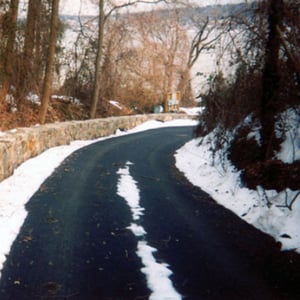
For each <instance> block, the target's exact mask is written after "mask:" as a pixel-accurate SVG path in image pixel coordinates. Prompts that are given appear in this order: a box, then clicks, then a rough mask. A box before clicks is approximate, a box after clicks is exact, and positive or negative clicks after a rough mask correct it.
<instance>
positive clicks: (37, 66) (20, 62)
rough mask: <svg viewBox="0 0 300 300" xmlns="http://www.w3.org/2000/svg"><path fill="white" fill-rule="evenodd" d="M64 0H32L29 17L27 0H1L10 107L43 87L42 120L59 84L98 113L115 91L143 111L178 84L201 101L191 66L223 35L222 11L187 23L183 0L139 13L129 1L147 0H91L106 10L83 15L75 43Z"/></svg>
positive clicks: (4, 84)
mask: <svg viewBox="0 0 300 300" xmlns="http://www.w3.org/2000/svg"><path fill="white" fill-rule="evenodd" d="M59 2H60V1H59V0H28V1H27V2H25V6H26V17H21V16H19V15H18V14H19V11H20V5H21V4H20V3H21V2H20V1H19V0H1V6H0V110H1V111H2V112H3V111H6V110H8V109H9V108H11V106H12V104H11V103H8V102H9V101H7V99H11V98H13V106H14V108H15V109H17V110H18V111H20V112H22V109H24V108H25V107H26V105H27V104H28V103H27V102H26V99H27V98H28V95H30V94H36V95H38V97H39V98H40V102H41V105H40V106H39V109H38V120H39V122H40V123H44V122H45V121H47V114H49V101H50V98H51V94H52V93H53V92H54V91H55V92H59V93H64V94H66V95H69V96H72V97H77V98H79V99H80V100H81V101H82V102H83V103H84V104H86V105H87V106H88V107H89V117H90V118H95V117H96V116H99V115H105V111H106V106H107V100H109V99H117V100H119V99H121V100H122V101H123V102H124V103H125V104H126V105H127V106H128V107H130V108H132V109H133V110H134V109H135V111H136V112H150V111H151V109H152V107H153V105H157V104H162V103H163V101H164V99H165V95H166V94H167V93H168V92H171V91H177V90H180V92H181V94H182V97H183V99H184V100H185V101H187V102H188V101H190V102H192V101H193V99H194V95H193V91H192V89H191V76H190V73H191V68H192V67H193V65H194V63H195V62H196V60H197V58H198V56H199V55H200V53H201V51H203V50H204V49H208V48H209V47H210V45H211V44H213V42H214V41H215V39H209V34H207V32H211V31H212V28H215V27H217V26H218V24H217V18H216V19H215V20H213V19H212V18H208V17H205V18H203V17H201V18H200V17H198V18H197V17H193V18H192V19H191V20H190V21H191V23H190V24H189V27H187V26H186V25H185V24H184V22H183V18H182V15H181V12H180V11H181V10H180V9H181V8H182V7H183V4H182V1H179V0H153V1H148V2H147V3H148V5H149V3H152V4H153V5H157V4H160V3H164V4H165V5H166V6H165V8H164V9H163V10H156V9H152V10H150V11H147V12H141V11H140V12H135V13H132V12H131V11H130V10H129V8H130V7H132V6H133V5H135V4H137V3H139V2H141V3H145V1H141V0H135V1H123V2H120V3H121V4H118V5H116V4H114V1H110V0H97V1H95V0H91V2H94V3H95V4H96V5H97V6H98V10H99V14H98V17H95V18H84V17H80V16H77V17H76V18H77V19H78V21H77V26H78V24H79V28H78V35H77V37H76V40H75V41H73V45H72V47H69V48H68V47H65V46H64V40H65V39H67V38H68V30H69V29H70V28H68V26H70V25H69V24H68V22H65V21H64V19H63V18H61V17H60V12H59ZM22 3H23V2H22ZM187 3H188V1H185V3H184V6H186V5H188V4H187ZM126 8H127V10H126ZM162 15H164V16H163V17H162ZM191 29H193V36H190V34H189V30H191ZM207 30H208V31H207ZM61 73H64V74H65V75H63V77H64V78H63V80H61V77H62V76H61ZM8 104H9V105H8Z"/></svg>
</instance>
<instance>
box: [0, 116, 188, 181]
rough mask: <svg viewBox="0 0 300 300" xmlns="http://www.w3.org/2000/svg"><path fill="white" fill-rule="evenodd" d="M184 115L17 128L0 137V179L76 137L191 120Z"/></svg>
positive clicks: (116, 118) (87, 137)
mask: <svg viewBox="0 0 300 300" xmlns="http://www.w3.org/2000/svg"><path fill="white" fill-rule="evenodd" d="M191 118H193V117H192V116H189V115H186V114H149V115H134V116H122V117H110V118H105V119H92V120H85V121H70V122H62V123H53V124H45V125H38V126H34V127H28V128H27V127H26V128H18V129H14V130H10V131H7V132H5V133H4V134H3V135H1V136H0V181H2V180H3V179H5V178H7V177H8V176H10V175H11V174H12V173H13V171H14V169H15V168H16V167H18V166H19V165H20V164H21V163H23V162H24V161H26V160H27V159H29V158H31V157H34V156H36V155H38V154H40V153H42V152H43V151H45V150H47V149H49V148H51V147H55V146H60V145H67V144H69V143H70V142H72V141H75V140H91V139H96V138H99V137H104V136H108V135H111V134H114V133H115V132H116V130H117V129H122V130H128V129H131V128H134V127H136V126H138V125H140V124H142V123H144V122H146V121H149V120H159V121H162V122H165V121H170V120H174V119H191Z"/></svg>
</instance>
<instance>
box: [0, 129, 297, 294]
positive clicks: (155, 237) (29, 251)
mask: <svg viewBox="0 0 300 300" xmlns="http://www.w3.org/2000/svg"><path fill="white" fill-rule="evenodd" d="M192 135H193V128H192V127H181V128H164V129H159V130H150V131H146V132H143V133H138V134H133V135H128V136H123V137H119V138H114V139H109V140H106V141H102V142H99V143H96V144H93V145H90V146H88V147H85V148H83V149H80V150H78V151H76V152H75V153H73V154H72V155H71V156H70V157H68V158H67V159H66V160H65V161H64V162H63V164H62V165H61V166H60V167H59V168H57V169H56V170H55V172H54V173H53V175H52V176H50V177H49V178H48V179H47V180H46V181H45V182H44V183H43V184H42V186H41V187H40V189H39V191H38V192H37V193H36V194H35V195H34V196H33V197H32V198H31V200H30V201H29V202H28V204H27V206H26V208H27V210H28V217H27V218H26V220H25V222H24V225H23V227H22V229H21V232H20V234H19V235H18V237H17V239H16V240H15V242H14V244H13V246H12V249H11V252H10V254H9V255H8V258H7V261H6V263H5V266H4V269H3V271H2V277H1V280H0V300H8V299H11V300H23V299H28V300H29V299H30V300H35V299H56V300H60V299H76V300H79V299H82V300H90V299H91V300H92V299H99V300H102V299H103V300H106V299H113V300H117V299H148V297H149V295H150V293H151V292H150V290H149V289H148V288H147V283H146V279H145V276H144V274H142V272H141V268H142V267H143V266H142V263H141V261H140V259H139V257H138V256H137V254H136V247H137V239H136V237H135V236H134V235H133V234H132V232H131V231H130V230H128V229H127V227H128V226H129V225H130V223H131V222H132V215H131V212H130V209H129V208H128V206H127V204H126V202H125V201H124V200H123V199H122V198H121V197H120V196H118V195H117V182H118V178H119V175H118V174H117V171H118V169H119V168H122V167H124V166H125V164H126V162H127V161H130V162H132V163H133V165H131V166H130V172H131V175H132V177H133V178H134V179H135V180H136V181H137V185H138V187H139V189H140V198H141V200H140V202H141V206H142V207H144V208H145V212H144V216H143V217H142V219H141V222H142V225H143V227H144V228H145V230H146V231H147V241H148V243H149V244H150V246H153V247H155V248H156V249H157V250H158V251H157V252H156V254H155V257H156V259H157V260H158V261H160V262H165V263H167V264H168V265H169V268H170V269H171V270H172V272H173V275H172V276H171V280H172V282H173V285H174V286H175V288H176V290H177V291H178V292H179V293H180V294H181V295H182V296H183V299H193V300H201V299H249V300H250V299H264V300H268V299H270V300H271V299H272V300H273V299H275V300H276V299H280V300H281V299H300V258H299V255H297V254H295V253H293V252H280V250H279V246H278V245H277V244H276V243H275V242H274V240H273V239H272V238H270V237H269V236H267V235H265V234H263V233H261V232H260V231H258V230H256V229H255V228H253V227H252V226H250V225H248V224H247V223H245V222H244V221H242V220H241V219H240V218H239V217H237V216H235V215H234V214H233V213H231V212H230V211H228V210H226V209H225V208H223V207H221V206H219V205H218V204H217V203H215V202H214V200H212V199H211V198H210V197H209V196H208V195H206V194H205V193H204V192H202V191H201V190H200V189H199V188H196V187H194V186H192V185H191V184H190V183H189V182H188V181H187V180H186V179H185V178H184V176H183V175H182V174H181V173H180V172H179V171H178V170H177V169H176V168H175V166H174V163H175V162H174V156H173V154H174V152H175V151H176V149H178V148H179V147H180V146H182V145H183V144H184V143H185V142H187V141H188V140H190V139H191V138H192ZM162 300H163V299H162Z"/></svg>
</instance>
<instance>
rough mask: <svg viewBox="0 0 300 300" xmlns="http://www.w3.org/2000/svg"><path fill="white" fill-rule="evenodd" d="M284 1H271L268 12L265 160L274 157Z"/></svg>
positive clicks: (263, 107) (263, 103)
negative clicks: (280, 35) (280, 30)
mask: <svg viewBox="0 0 300 300" xmlns="http://www.w3.org/2000/svg"><path fill="white" fill-rule="evenodd" d="M283 5H284V4H283V1H282V0H271V1H270V4H269V12H268V25H269V31H268V38H267V44H266V51H265V67H264V70H263V82H262V85H263V94H262V101H261V123H262V128H261V138H262V154H263V159H265V160H267V159H270V158H272V156H273V145H274V140H275V136H274V126H275V115H276V112H277V96H278V92H279V90H278V83H279V70H278V61H279V50H280V44H281V42H280V37H279V34H278V31H277V26H279V25H280V23H281V14H282V9H283Z"/></svg>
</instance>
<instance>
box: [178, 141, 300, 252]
mask: <svg viewBox="0 0 300 300" xmlns="http://www.w3.org/2000/svg"><path fill="white" fill-rule="evenodd" d="M210 138H211V137H209V136H207V137H205V139H204V140H202V141H201V145H199V143H200V139H194V140H192V141H190V142H188V143H187V144H185V145H184V146H183V147H182V148H181V149H179V150H178V151H177V153H176V155H175V157H176V166H177V168H178V169H179V170H181V171H182V172H183V173H184V174H185V176H186V177H187V178H188V179H189V181H190V182H191V183H192V184H194V185H195V186H199V187H200V188H201V189H202V190H204V191H205V192H207V193H208V194H210V195H211V197H212V198H213V199H215V200H216V201H217V202H218V203H219V204H221V205H223V206H224V207H226V208H228V209H230V210H231V211H233V212H234V213H235V214H237V215H238V216H239V217H241V218H242V219H244V220H245V221H247V222H248V223H250V224H252V225H254V226H255V227H257V228H258V229H260V230H262V231H264V232H266V233H267V234H269V235H271V236H273V237H274V238H275V240H277V241H279V242H280V243H281V244H282V250H288V249H294V250H295V251H297V252H298V253H300V222H299V220H300V200H299V201H296V202H295V203H294V205H293V210H289V209H287V208H282V207H278V206H277V205H281V204H284V201H285V197H286V193H287V196H289V197H290V198H293V196H295V195H296V193H297V192H295V191H291V190H287V191H286V193H285V192H282V193H277V192H276V191H272V190H268V191H264V190H262V189H260V188H258V189H257V190H249V189H247V188H245V187H243V186H242V184H241V182H240V177H239V172H237V171H236V170H235V168H234V167H233V166H232V165H230V163H229V162H228V161H225V166H224V161H223V167H222V164H221V163H220V162H219V161H217V160H216V157H215V162H214V163H213V157H212V152H211V151H210V150H209V149H210V147H211V144H210ZM266 196H267V197H268V199H269V200H270V201H271V202H272V203H273V205H272V206H271V207H270V208H268V207H267V205H266V202H264V198H265V197H266Z"/></svg>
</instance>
